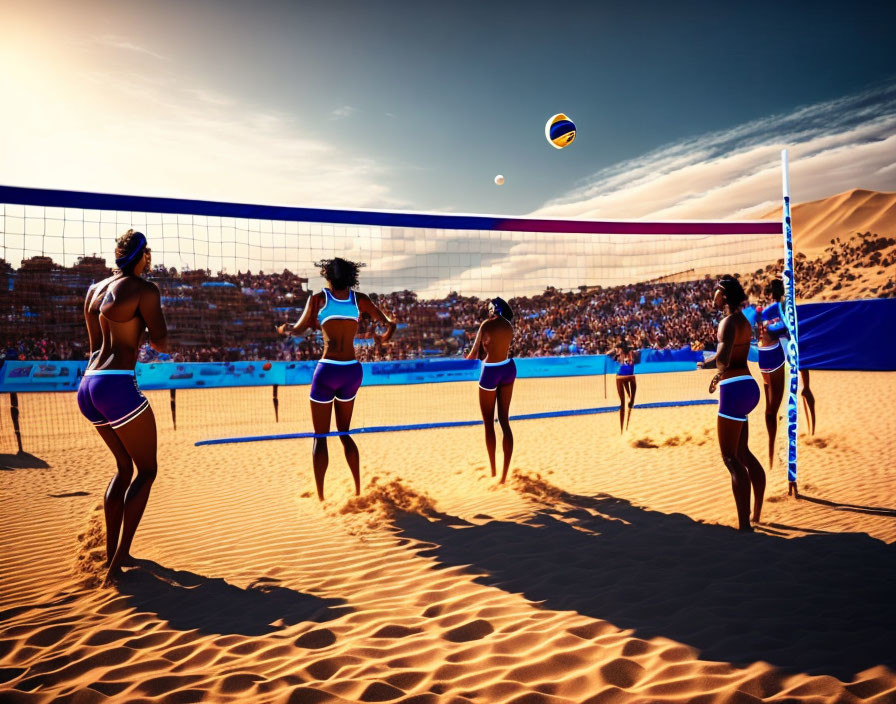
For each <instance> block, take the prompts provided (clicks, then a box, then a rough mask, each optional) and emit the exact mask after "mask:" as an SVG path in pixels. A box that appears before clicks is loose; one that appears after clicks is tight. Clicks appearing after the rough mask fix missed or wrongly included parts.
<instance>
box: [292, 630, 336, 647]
mask: <svg viewBox="0 0 896 704" xmlns="http://www.w3.org/2000/svg"><path fill="white" fill-rule="evenodd" d="M335 642H336V634H335V633H333V631H331V630H330V629H329V628H317V629H315V630H313V631H308V632H307V633H303V634H302V635H300V636H299V637H298V638H296V645H297V646H299V647H300V648H308V649H309V650H318V649H320V648H326V647H327V646H328V645H333V643H335Z"/></svg>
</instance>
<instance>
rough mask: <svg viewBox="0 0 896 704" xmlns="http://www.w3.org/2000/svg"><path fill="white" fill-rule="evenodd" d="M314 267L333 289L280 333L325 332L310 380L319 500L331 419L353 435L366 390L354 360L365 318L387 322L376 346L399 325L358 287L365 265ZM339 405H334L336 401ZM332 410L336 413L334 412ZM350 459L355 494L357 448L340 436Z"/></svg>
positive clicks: (340, 262)
mask: <svg viewBox="0 0 896 704" xmlns="http://www.w3.org/2000/svg"><path fill="white" fill-rule="evenodd" d="M315 266H319V267H320V275H321V276H323V277H324V278H325V279H326V280H327V284H328V287H327V288H325V289H323V290H322V291H321V292H320V293H315V294H313V295H312V296H310V297H309V298H308V302H307V304H306V305H305V310H304V311H303V313H302V317H301V318H299V320H298V322H297V323H296V324H295V325H293V326H292V327H287V325H286V323H284V324H283V325H280V326H279V327H278V328H277V331H278V332H279V333H280V334H281V335H289V334H299V333H302V332H304V331H305V330H308V329H310V328H319V329H320V330H321V332H322V333H323V338H324V351H323V356H322V357H321V359H320V361H319V362H318V363H317V367H315V369H314V376H313V377H312V379H311V394H310V398H311V421H312V423H313V424H314V433H315V435H316V436H317V437H315V438H314V448H313V450H312V460H313V464H314V481H315V483H316V485H317V497H318V498H319V499H320V500H321V501H323V500H324V476H325V475H326V473H327V466H328V464H329V455H328V453H327V438H326V434H327V433H329V432H330V418H331V415H335V417H336V430H338V431H339V432H348V430H349V429H350V427H351V421H352V411H353V410H354V407H355V396H356V395H357V393H358V389H359V388H360V386H361V379H362V376H363V374H362V368H361V363H360V362H359V361H358V360H357V359H355V344H354V342H355V334H356V333H357V332H358V320H359V319H360V317H361V315H365V314H366V315H368V316H370V317H371V318H372V319H373V320H374V322H376V323H383V324H384V325H385V326H386V332H385V333H384V334H383V335H374V338H375V340H376V343H377V344H378V345H379V344H383V343H384V342H388V340H389V338H391V337H392V335H393V333H394V332H395V321H394V320H393V319H392V318H390V317H389V316H387V315H386V314H385V313H383V311H381V310H380V309H379V308H377V306H376V304H374V303H373V301H371V300H370V298H369V297H368V296H367V295H366V294H363V293H358V292H356V291H355V290H354V289H355V288H357V286H358V269H359V268H360V267H362V266H364V265H363V264H357V263H355V262H350V261H348V260H346V259H341V258H339V257H336V258H335V259H324V260H323V261H321V262H318V263H317V264H316V265H315ZM334 402H335V403H334ZM331 411H332V413H331ZM339 439H340V440H341V441H342V449H343V451H344V452H345V461H346V462H347V463H348V467H349V469H350V470H351V473H352V478H353V479H354V480H355V495H360V493H361V460H360V457H359V455H358V446H357V445H356V444H355V441H354V440H353V439H352V437H351V436H350V435H340V436H339Z"/></svg>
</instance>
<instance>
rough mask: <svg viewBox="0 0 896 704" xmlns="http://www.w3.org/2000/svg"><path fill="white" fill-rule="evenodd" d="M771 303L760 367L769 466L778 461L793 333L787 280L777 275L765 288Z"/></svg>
mask: <svg viewBox="0 0 896 704" xmlns="http://www.w3.org/2000/svg"><path fill="white" fill-rule="evenodd" d="M765 293H766V295H767V296H768V297H769V298H770V299H771V301H770V303H769V304H768V305H767V306H766V307H765V308H763V309H762V310H761V311H760V312H759V322H758V323H757V327H758V328H759V371H760V372H762V385H763V387H764V388H765V428H766V430H767V431H768V467H769V469H771V468H772V467H773V466H774V464H775V436H776V435H777V434H778V409H780V408H781V399H783V398H784V376H785V369H784V344H785V342H783V341H784V340H786V339H788V338H789V337H790V333H789V332H788V330H787V326H786V325H785V324H784V313H783V311H782V310H781V299H782V298H784V283H783V282H782V281H781V279H773V280H772V281H771V282H770V283H769V285H768V287H767V288H766V289H765Z"/></svg>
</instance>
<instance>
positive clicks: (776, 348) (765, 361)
mask: <svg viewBox="0 0 896 704" xmlns="http://www.w3.org/2000/svg"><path fill="white" fill-rule="evenodd" d="M783 364H784V348H783V347H782V346H781V343H780V342H776V343H775V344H774V345H772V346H771V347H760V348H759V369H760V370H761V371H764V372H766V373H768V372H773V371H775V369H778V368H779V367H781V366H783Z"/></svg>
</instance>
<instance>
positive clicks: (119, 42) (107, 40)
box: [94, 34, 171, 61]
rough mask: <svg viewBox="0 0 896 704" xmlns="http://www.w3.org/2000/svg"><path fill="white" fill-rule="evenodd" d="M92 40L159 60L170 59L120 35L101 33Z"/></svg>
mask: <svg viewBox="0 0 896 704" xmlns="http://www.w3.org/2000/svg"><path fill="white" fill-rule="evenodd" d="M94 41H96V42H97V43H98V44H102V45H104V46H108V47H111V48H113V49H120V50H121V51H133V52H135V53H137V54H144V55H146V56H151V57H152V58H154V59H159V60H160V61H171V59H170V58H168V57H167V56H162V55H161V54H158V53H156V52H154V51H152V50H151V49H147V48H146V47H145V46H140V45H139V44H134V42H132V41H130V40H129V39H128V38H127V37H121V36H118V35H116V34H103V35H100V36H98V37H94Z"/></svg>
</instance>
